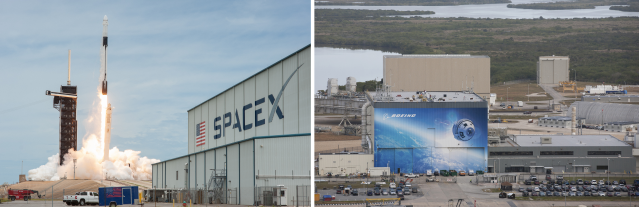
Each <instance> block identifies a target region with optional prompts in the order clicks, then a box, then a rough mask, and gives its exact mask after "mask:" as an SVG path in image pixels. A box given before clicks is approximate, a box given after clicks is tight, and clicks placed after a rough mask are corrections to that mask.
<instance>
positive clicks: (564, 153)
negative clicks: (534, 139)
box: [539, 151, 574, 155]
mask: <svg viewBox="0 0 639 207" xmlns="http://www.w3.org/2000/svg"><path fill="white" fill-rule="evenodd" d="M539 155H574V152H573V151H541V152H539Z"/></svg>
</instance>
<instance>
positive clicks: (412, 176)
mask: <svg viewBox="0 0 639 207" xmlns="http://www.w3.org/2000/svg"><path fill="white" fill-rule="evenodd" d="M404 177H407V178H418V177H419V174H413V173H410V174H406V175H404Z"/></svg>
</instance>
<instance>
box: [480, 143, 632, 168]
mask: <svg viewBox="0 0 639 207" xmlns="http://www.w3.org/2000/svg"><path fill="white" fill-rule="evenodd" d="M499 151H510V152H517V151H519V152H521V151H532V152H533V155H531V156H530V155H528V156H516V155H508V156H491V155H490V152H499ZM540 151H573V152H574V154H573V155H565V156H560V155H540ZM588 151H621V157H618V156H617V155H588ZM488 153H489V155H488V168H492V167H493V166H499V167H498V168H496V171H493V172H498V173H500V172H506V171H505V168H506V167H530V166H544V167H554V168H555V169H564V170H565V172H566V173H571V172H575V171H578V170H579V169H578V167H579V166H581V167H583V166H584V165H588V166H589V168H590V172H600V173H602V172H604V170H597V166H608V159H610V165H609V169H610V171H611V172H624V171H625V172H629V171H633V172H634V171H635V169H636V159H635V157H634V156H633V155H632V146H623V147H599V146H589V147H565V146H564V147H489V148H488ZM575 165H577V166H575ZM553 172H554V173H561V170H558V171H557V170H553ZM537 173H545V172H537Z"/></svg>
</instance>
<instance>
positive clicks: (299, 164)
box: [255, 136, 311, 184]
mask: <svg viewBox="0 0 639 207" xmlns="http://www.w3.org/2000/svg"><path fill="white" fill-rule="evenodd" d="M310 151H311V138H310V136H302V137H285V138H275V139H257V140H255V159H256V160H255V170H256V172H255V173H256V174H257V171H258V170H259V171H260V174H262V175H275V171H276V170H277V175H291V173H294V175H309V172H310V167H311V154H310V153H309V152H310ZM307 184H309V183H307Z"/></svg>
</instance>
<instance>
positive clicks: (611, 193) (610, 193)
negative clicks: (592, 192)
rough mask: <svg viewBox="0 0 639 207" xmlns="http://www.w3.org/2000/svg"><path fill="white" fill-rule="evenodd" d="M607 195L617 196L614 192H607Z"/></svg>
mask: <svg viewBox="0 0 639 207" xmlns="http://www.w3.org/2000/svg"><path fill="white" fill-rule="evenodd" d="M606 196H608V197H613V196H615V194H614V193H613V192H607V193H606Z"/></svg>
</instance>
